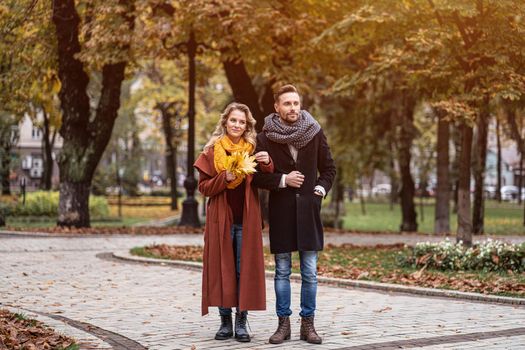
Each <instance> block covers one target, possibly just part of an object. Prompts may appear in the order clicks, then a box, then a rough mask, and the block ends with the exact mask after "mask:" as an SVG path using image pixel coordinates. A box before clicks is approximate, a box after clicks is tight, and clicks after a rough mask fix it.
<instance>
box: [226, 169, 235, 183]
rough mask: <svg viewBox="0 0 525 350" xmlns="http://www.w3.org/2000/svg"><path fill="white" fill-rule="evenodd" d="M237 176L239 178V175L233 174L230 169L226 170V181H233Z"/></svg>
mask: <svg viewBox="0 0 525 350" xmlns="http://www.w3.org/2000/svg"><path fill="white" fill-rule="evenodd" d="M236 178H237V176H235V175H234V174H232V173H230V172H229V171H228V170H226V181H228V182H232V181H233V180H235V179H236Z"/></svg>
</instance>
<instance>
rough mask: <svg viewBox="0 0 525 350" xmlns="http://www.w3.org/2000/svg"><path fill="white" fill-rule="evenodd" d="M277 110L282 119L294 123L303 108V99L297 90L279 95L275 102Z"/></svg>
mask: <svg viewBox="0 0 525 350" xmlns="http://www.w3.org/2000/svg"><path fill="white" fill-rule="evenodd" d="M274 107H275V111H276V112H277V113H278V114H279V116H280V117H281V120H282V121H284V122H285V123H288V124H293V123H295V122H296V121H297V119H299V111H300V110H301V100H300V98H299V94H298V93H297V92H287V93H284V94H282V95H281V96H279V99H278V100H277V102H276V103H275V104H274Z"/></svg>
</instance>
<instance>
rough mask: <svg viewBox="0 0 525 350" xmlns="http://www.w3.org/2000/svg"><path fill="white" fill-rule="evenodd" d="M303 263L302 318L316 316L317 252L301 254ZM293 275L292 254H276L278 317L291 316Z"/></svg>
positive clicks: (275, 284) (275, 282)
mask: <svg viewBox="0 0 525 350" xmlns="http://www.w3.org/2000/svg"><path fill="white" fill-rule="evenodd" d="M299 259H300V261H301V280H302V283H301V312H300V313H299V315H300V316H301V317H308V316H313V315H314V314H315V299H316V295H317V252H316V251H305V252H299ZM291 273H292V253H281V254H275V278H274V287H275V296H276V298H277V301H276V305H275V307H276V309H277V316H279V317H284V316H290V315H291V314H292V310H291V309H290V302H291V288H290V274H291Z"/></svg>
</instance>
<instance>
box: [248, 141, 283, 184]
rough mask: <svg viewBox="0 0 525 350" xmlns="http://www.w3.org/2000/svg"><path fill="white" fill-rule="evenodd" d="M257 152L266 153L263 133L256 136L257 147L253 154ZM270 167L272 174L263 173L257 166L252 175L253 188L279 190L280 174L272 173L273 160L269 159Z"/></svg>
mask: <svg viewBox="0 0 525 350" xmlns="http://www.w3.org/2000/svg"><path fill="white" fill-rule="evenodd" d="M259 151H266V152H268V144H267V140H266V137H264V135H263V133H259V135H257V147H255V153H257V152H259ZM268 153H270V152H268ZM270 165H271V167H272V173H270V172H265V170H268V169H263V168H261V165H260V164H258V165H257V172H256V173H255V174H253V181H252V184H253V185H254V186H255V187H259V188H263V189H265V190H278V189H279V183H280V182H281V177H282V175H283V174H282V173H276V172H273V171H274V163H273V160H271V158H270Z"/></svg>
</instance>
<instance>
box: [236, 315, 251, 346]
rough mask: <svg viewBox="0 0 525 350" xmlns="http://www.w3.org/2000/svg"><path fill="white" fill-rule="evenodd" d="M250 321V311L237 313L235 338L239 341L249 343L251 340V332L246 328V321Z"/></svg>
mask: <svg viewBox="0 0 525 350" xmlns="http://www.w3.org/2000/svg"><path fill="white" fill-rule="evenodd" d="M247 321H248V311H242V312H237V313H236V314H235V339H237V341H240V342H243V343H247V342H249V341H250V334H248V330H247V329H246V322H247Z"/></svg>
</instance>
